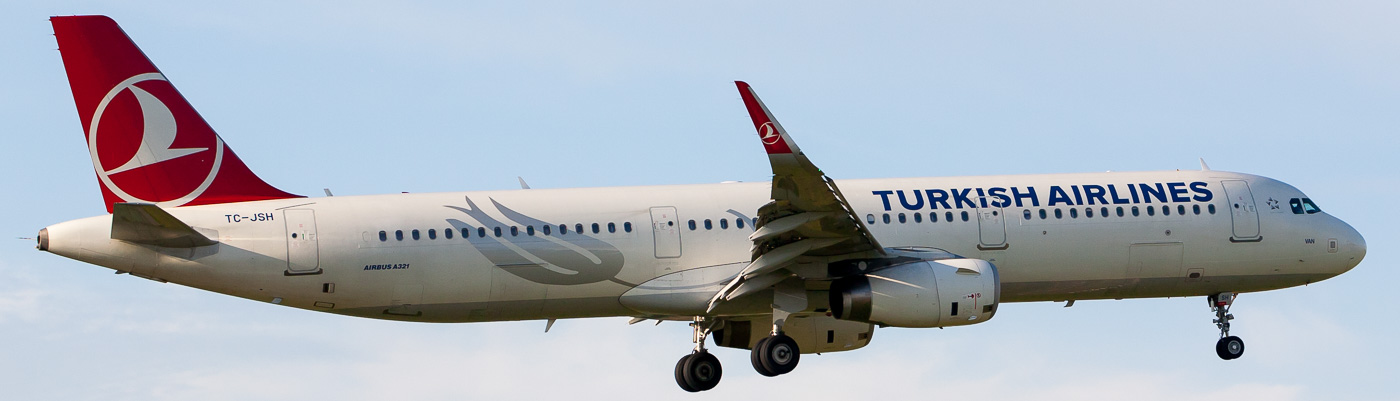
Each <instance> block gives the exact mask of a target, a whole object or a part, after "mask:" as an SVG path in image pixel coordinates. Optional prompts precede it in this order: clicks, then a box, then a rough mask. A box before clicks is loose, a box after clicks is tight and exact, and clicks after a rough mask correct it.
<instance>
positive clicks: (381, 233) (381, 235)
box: [379, 230, 389, 242]
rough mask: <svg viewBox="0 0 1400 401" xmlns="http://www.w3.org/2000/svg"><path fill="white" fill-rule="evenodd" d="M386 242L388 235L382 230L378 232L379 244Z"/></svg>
mask: <svg viewBox="0 0 1400 401" xmlns="http://www.w3.org/2000/svg"><path fill="white" fill-rule="evenodd" d="M388 240H389V233H387V232H384V230H380V231H379V242H384V241H388Z"/></svg>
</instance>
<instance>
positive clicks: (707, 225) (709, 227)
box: [705, 219, 715, 230]
mask: <svg viewBox="0 0 1400 401" xmlns="http://www.w3.org/2000/svg"><path fill="white" fill-rule="evenodd" d="M705 229H706V230H713V229H715V225H714V223H711V222H710V219H705Z"/></svg>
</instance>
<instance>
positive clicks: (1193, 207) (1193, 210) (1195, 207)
mask: <svg viewBox="0 0 1400 401" xmlns="http://www.w3.org/2000/svg"><path fill="white" fill-rule="evenodd" d="M1191 213H1195V214H1198V215H1199V214H1201V205H1191Z"/></svg>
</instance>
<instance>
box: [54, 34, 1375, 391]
mask: <svg viewBox="0 0 1400 401" xmlns="http://www.w3.org/2000/svg"><path fill="white" fill-rule="evenodd" d="M51 22H52V24H53V28H54V34H55V36H56V37H57V40H58V45H59V51H60V54H61V55H62V58H63V64H64V67H65V68H66V70H67V74H68V79H69V83H70V86H71V89H72V92H73V100H74V102H75V104H76V105H77V109H78V116H79V118H80V120H81V123H82V127H83V132H84V134H85V137H86V139H87V145H88V153H89V154H90V155H91V157H92V164H93V168H94V170H95V172H96V174H97V179H98V183H99V184H100V185H99V187H100V188H101V192H102V198H103V203H104V204H105V205H106V208H107V210H108V212H109V214H106V215H101V216H96V217H90V218H85V219H79V220H73V221H68V222H63V223H59V224H54V225H52V226H49V227H47V228H44V229H43V230H40V232H39V235H38V249H39V250H42V251H47V252H51V253H53V254H56V255H60V256H63V257H67V258H72V259H75V260H79V261H83V262H87V263H91V264H95V265H99V266H103V267H107V268H110V269H114V270H116V271H117V272H118V273H126V274H130V275H132V276H138V277H143V278H147V279H151V280H156V281H160V282H171V283H177V284H181V285H186V286H190V287H195V288H200V289H204V290H208V291H213V292H217V293H222V294H228V295H232V296H236V297H241V298H246V299H250V300H255V301H259V302H271V303H274V304H280V305H285V306H289V307H293V308H301V309H306V310H312V311H320V312H328V313H335V314H341V315H347V316H358V317H365V318H373V319H390V320H402V321H413V322H490V321H511V320H529V319H539V320H548V321H549V323H551V324H552V323H553V321H554V320H555V319H569V318H587V317H606V316H626V317H631V318H632V322H633V323H636V322H640V321H643V320H647V319H654V320H657V321H685V322H690V324H691V326H692V327H693V328H694V330H693V334H694V335H693V337H692V338H691V339H690V340H691V342H692V343H694V347H693V349H692V350H691V352H690V353H689V354H687V355H685V356H684V357H682V358H681V359H680V360H679V361H678V362H677V363H676V369H675V379H676V383H677V384H678V385H680V387H681V388H683V389H685V390H687V391H704V390H708V389H711V388H713V387H714V386H715V385H716V384H718V383H719V381H720V378H721V376H722V370H721V365H720V362H719V360H718V359H717V358H716V357H715V356H714V355H713V354H711V353H709V352H708V351H707V349H706V344H707V339H709V340H711V341H712V342H713V344H714V345H715V346H720V347H733V348H742V349H748V350H752V352H751V355H752V357H751V358H750V362H751V364H752V365H753V368H754V369H755V370H757V371H758V372H759V373H761V374H763V375H766V376H776V375H782V374H786V373H788V372H791V371H792V370H793V368H795V367H797V364H798V361H799V360H800V356H801V355H802V354H810V353H817V352H837V351H849V350H855V349H858V348H861V347H864V346H865V345H866V344H869V343H870V341H871V338H872V335H873V334H874V332H875V327H876V326H880V327H948V326H962V325H972V324H977V323H982V322H986V321H988V320H990V319H992V318H993V317H994V316H996V313H997V310H998V308H1000V307H1001V305H1002V304H1003V303H1011V302H1037V301H1068V302H1073V301H1076V300H1092V299H1122V298H1149V297H1195V296H1199V297H1203V298H1204V299H1206V300H1207V301H1208V303H1209V306H1210V309H1211V310H1212V311H1213V312H1214V314H1215V323H1216V325H1217V326H1218V328H1219V329H1220V337H1219V340H1218V341H1217V343H1216V347H1215V349H1216V352H1217V353H1218V354H1219V356H1220V357H1221V358H1223V359H1226V360H1229V359H1234V358H1238V357H1240V356H1241V355H1242V354H1243V353H1244V341H1242V340H1240V338H1239V337H1236V336H1231V335H1230V321H1231V319H1233V318H1234V316H1233V315H1232V314H1231V313H1230V306H1231V304H1232V302H1233V301H1234V299H1235V297H1236V296H1237V294H1240V293H1245V292H1254V291H1267V290H1276V289H1281V288H1288V287H1294V286H1300V285H1305V284H1309V283H1316V282H1318V281H1322V280H1326V279H1328V278H1330V277H1333V276H1336V275H1338V274H1342V273H1344V272H1346V271H1348V270H1350V269H1351V268H1353V267H1355V266H1356V265H1357V264H1358V263H1360V262H1361V260H1362V258H1363V257H1364V256H1365V254H1366V244H1365V241H1364V240H1363V239H1362V237H1361V235H1360V234H1359V233H1357V231H1356V230H1354V229H1352V227H1351V226H1349V225H1347V224H1346V223H1345V222H1343V221H1342V220H1339V219H1337V218H1336V217H1333V216H1331V215H1329V214H1327V213H1326V212H1324V211H1322V209H1320V208H1319V207H1318V206H1317V204H1316V203H1314V202H1313V201H1312V200H1311V199H1310V198H1309V197H1308V195H1306V194H1304V193H1303V192H1302V191H1299V190H1298V189H1296V188H1294V187H1293V186H1290V185H1288V184H1286V183H1283V182H1280V181H1277V180H1273V179H1269V178H1265V177H1261V176H1257V175H1250V174H1241V173H1232V172H1224V171H1214V170H1210V169H1209V168H1207V167H1206V166H1205V163H1204V162H1202V163H1201V165H1202V168H1201V170H1200V171H1163V172H1114V173H1091V174H1046V175H1018V176H981V177H929V178H898V179H867V180H839V181H837V180H833V179H831V178H830V177H828V176H827V175H825V174H824V173H823V172H822V170H820V169H818V168H817V167H816V165H814V164H813V163H812V161H811V160H810V159H809V158H808V157H807V155H805V154H804V153H803V152H802V151H801V150H800V149H799V148H798V146H797V143H796V142H794V141H793V137H792V136H791V135H789V134H788V132H787V131H786V130H784V129H783V126H782V125H781V124H778V121H777V120H775V119H774V118H773V114H772V113H771V112H770V111H769V110H768V108H767V107H765V106H764V104H763V102H761V101H760V100H759V99H758V96H756V95H755V93H754V91H753V89H752V88H750V87H749V85H747V84H745V83H744V82H736V85H737V88H738V90H739V94H740V96H741V97H742V99H743V102H744V106H745V107H746V108H747V110H748V114H749V117H750V118H751V119H752V120H753V126H754V128H755V130H756V131H757V133H758V139H759V141H760V142H759V143H760V144H761V145H762V147H763V150H764V151H765V152H766V154H767V156H768V161H769V162H770V164H771V166H772V173H773V180H772V181H771V182H752V183H722V184H701V185H668V186H648V187H623V188H578V189H530V190H509V191H479V192H456V193H424V194H391V195H372V196H334V197H331V196H327V197H319V198H308V197H304V196H298V195H293V194H291V193H288V192H285V191H282V190H279V189H277V188H274V187H273V186H271V185H269V184H267V183H265V182H264V181H263V180H262V179H260V178H258V176H256V175H254V174H253V172H252V170H250V169H249V167H248V166H246V165H245V164H244V163H243V161H242V160H240V159H239V157H238V155H236V154H235V153H234V151H233V149H232V148H231V147H230V146H229V145H228V144H227V143H225V142H224V140H223V139H222V138H220V137H219V136H218V135H216V134H215V132H214V130H213V129H211V128H210V126H209V125H208V124H207V123H206V122H205V121H204V120H203V119H202V118H201V117H200V116H199V114H198V113H197V112H196V111H195V109H194V108H193V107H192V106H191V105H190V104H189V103H188V102H187V101H186V100H185V98H183V97H182V96H181V95H180V93H179V92H178V91H176V89H175V87H174V86H172V85H171V83H170V82H169V81H168V80H167V79H166V77H165V75H164V74H162V73H161V72H160V70H158V69H156V67H155V65H154V64H152V62H151V61H150V60H149V59H147V57H146V56H145V55H144V54H143V53H142V52H141V50H140V49H138V48H137V46H136V45H135V44H134V43H133V42H132V41H131V39H130V38H128V37H127V35H126V34H125V33H124V32H123V31H122V30H121V28H120V27H118V26H117V24H116V22H114V21H112V20H111V19H109V18H107V17H104V16H71V17H54V18H52V19H51Z"/></svg>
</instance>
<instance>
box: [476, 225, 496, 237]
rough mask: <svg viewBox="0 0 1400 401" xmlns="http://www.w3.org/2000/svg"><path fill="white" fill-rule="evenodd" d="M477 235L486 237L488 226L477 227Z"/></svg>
mask: <svg viewBox="0 0 1400 401" xmlns="http://www.w3.org/2000/svg"><path fill="white" fill-rule="evenodd" d="M476 236H478V237H481V238H486V227H478V228H477V229H476ZM496 236H497V237H499V236H500V235H496Z"/></svg>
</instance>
